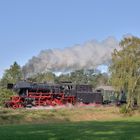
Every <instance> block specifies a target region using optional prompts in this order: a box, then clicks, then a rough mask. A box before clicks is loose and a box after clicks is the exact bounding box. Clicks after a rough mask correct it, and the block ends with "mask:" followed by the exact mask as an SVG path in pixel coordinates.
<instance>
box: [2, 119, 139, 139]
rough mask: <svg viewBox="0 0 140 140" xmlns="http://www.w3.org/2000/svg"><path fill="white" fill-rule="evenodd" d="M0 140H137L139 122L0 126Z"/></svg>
mask: <svg viewBox="0 0 140 140" xmlns="http://www.w3.org/2000/svg"><path fill="white" fill-rule="evenodd" d="M0 137H1V139H2V140H139V139H140V122H139V121H138V122H130V121H129V122H127V121H125V122H124V121H112V122H96V121H91V122H77V123H72V122H70V123H52V124H29V125H8V126H0Z"/></svg>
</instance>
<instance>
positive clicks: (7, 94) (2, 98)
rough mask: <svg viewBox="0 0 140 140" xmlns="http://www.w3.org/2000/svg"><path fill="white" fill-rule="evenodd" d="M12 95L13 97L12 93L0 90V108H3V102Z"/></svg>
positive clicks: (3, 89)
mask: <svg viewBox="0 0 140 140" xmlns="http://www.w3.org/2000/svg"><path fill="white" fill-rule="evenodd" d="M12 95H14V93H13V91H11V90H8V89H5V88H0V106H3V105H4V102H5V101H7V100H9V99H10V97H11V96H12Z"/></svg>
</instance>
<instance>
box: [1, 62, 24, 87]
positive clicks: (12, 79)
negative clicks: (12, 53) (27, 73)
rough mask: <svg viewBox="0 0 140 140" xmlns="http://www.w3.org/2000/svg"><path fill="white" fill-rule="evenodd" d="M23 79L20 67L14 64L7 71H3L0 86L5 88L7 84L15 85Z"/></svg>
mask: <svg viewBox="0 0 140 140" xmlns="http://www.w3.org/2000/svg"><path fill="white" fill-rule="evenodd" d="M21 79H23V76H22V70H21V68H20V66H19V65H18V64H17V63H16V62H14V63H13V65H11V66H10V68H9V69H7V70H5V73H4V75H3V77H2V79H1V86H2V87H6V86H7V84H8V83H16V82H17V81H19V80H21Z"/></svg>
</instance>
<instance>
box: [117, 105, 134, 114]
mask: <svg viewBox="0 0 140 140" xmlns="http://www.w3.org/2000/svg"><path fill="white" fill-rule="evenodd" d="M120 113H122V114H128V115H131V114H132V109H131V108H128V107H127V104H125V105H122V106H121V107H120Z"/></svg>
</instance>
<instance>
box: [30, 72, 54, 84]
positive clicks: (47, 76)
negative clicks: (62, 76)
mask: <svg viewBox="0 0 140 140" xmlns="http://www.w3.org/2000/svg"><path fill="white" fill-rule="evenodd" d="M28 80H30V81H32V82H38V83H43V82H50V83H54V80H55V74H53V73H52V72H46V73H38V74H36V75H33V76H31V77H30V78H28Z"/></svg>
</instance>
